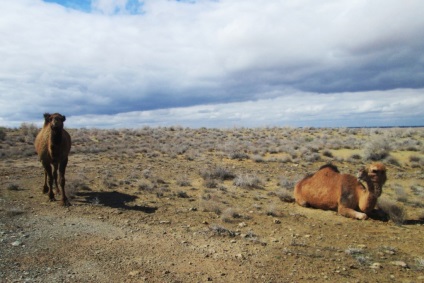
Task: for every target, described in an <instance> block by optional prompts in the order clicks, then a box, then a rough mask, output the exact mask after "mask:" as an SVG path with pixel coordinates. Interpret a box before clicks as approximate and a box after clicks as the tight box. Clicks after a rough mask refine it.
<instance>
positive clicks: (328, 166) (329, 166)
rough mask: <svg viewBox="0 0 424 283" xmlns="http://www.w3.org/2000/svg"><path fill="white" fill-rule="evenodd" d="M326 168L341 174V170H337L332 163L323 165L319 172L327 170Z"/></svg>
mask: <svg viewBox="0 0 424 283" xmlns="http://www.w3.org/2000/svg"><path fill="white" fill-rule="evenodd" d="M325 168H329V169H331V170H333V171H334V172H336V173H340V171H339V168H337V166H336V165H334V164H331V163H327V164H325V165H322V166H321V167H320V168H319V169H318V171H319V170H321V169H325Z"/></svg>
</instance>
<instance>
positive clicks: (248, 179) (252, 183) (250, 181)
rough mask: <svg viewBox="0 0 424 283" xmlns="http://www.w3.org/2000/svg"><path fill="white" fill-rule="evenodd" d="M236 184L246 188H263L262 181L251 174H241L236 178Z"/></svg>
mask: <svg viewBox="0 0 424 283" xmlns="http://www.w3.org/2000/svg"><path fill="white" fill-rule="evenodd" d="M234 185H235V186H237V187H241V188H244V189H261V188H262V181H261V180H260V179H259V177H257V176H255V175H251V174H241V175H239V176H237V177H236V178H235V179H234Z"/></svg>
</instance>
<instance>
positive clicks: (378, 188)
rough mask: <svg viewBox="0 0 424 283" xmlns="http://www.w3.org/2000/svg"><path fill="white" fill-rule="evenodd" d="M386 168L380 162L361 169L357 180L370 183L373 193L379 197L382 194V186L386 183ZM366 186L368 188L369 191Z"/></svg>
mask: <svg viewBox="0 0 424 283" xmlns="http://www.w3.org/2000/svg"><path fill="white" fill-rule="evenodd" d="M386 171H387V169H386V166H384V164H383V163H381V162H376V163H372V164H370V165H368V166H367V167H366V168H362V169H360V170H359V172H358V173H357V178H358V180H363V181H366V182H367V184H368V181H370V182H371V183H372V186H371V187H372V189H373V193H374V194H375V195H376V196H377V197H379V196H380V195H381V193H382V189H383V185H384V184H385V183H386V181H387V175H386ZM371 187H370V186H369V185H368V188H369V189H371Z"/></svg>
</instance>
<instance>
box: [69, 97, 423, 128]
mask: <svg viewBox="0 0 424 283" xmlns="http://www.w3.org/2000/svg"><path fill="white" fill-rule="evenodd" d="M423 104H424V89H419V90H404V89H397V90H393V91H372V92H360V93H334V94H315V93H296V94H292V95H285V96H281V97H277V98H273V99H264V100H258V101H246V102H237V103H227V104H215V105H201V106H192V107H184V108H169V109H160V110H151V111H143V112H129V113H120V114H117V115H83V116H73V117H70V118H69V119H68V121H67V123H68V124H67V125H68V127H94V128H95V127H100V128H101V127H105V128H137V127H138V128H139V127H143V126H175V125H180V126H187V127H203V126H205V127H227V128H228V127H235V126H236V127H241V126H243V127H248V126H253V127H265V126H295V127H297V126H317V127H370V126H404V125H410V126H417V125H423V123H424V110H423V109H422V107H421V105H423Z"/></svg>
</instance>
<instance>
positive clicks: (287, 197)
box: [275, 188, 294, 202]
mask: <svg viewBox="0 0 424 283" xmlns="http://www.w3.org/2000/svg"><path fill="white" fill-rule="evenodd" d="M275 194H276V195H277V197H278V198H279V199H280V200H281V201H284V202H294V197H293V191H289V190H288V189H286V188H283V189H281V190H278V191H277V192H276V193H275Z"/></svg>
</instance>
